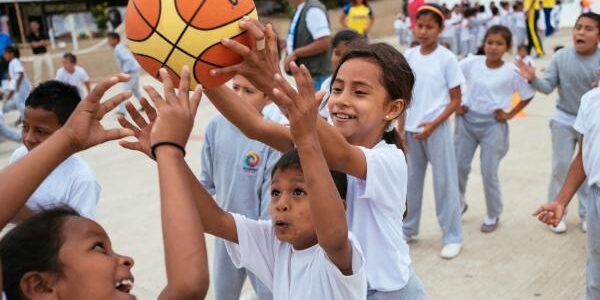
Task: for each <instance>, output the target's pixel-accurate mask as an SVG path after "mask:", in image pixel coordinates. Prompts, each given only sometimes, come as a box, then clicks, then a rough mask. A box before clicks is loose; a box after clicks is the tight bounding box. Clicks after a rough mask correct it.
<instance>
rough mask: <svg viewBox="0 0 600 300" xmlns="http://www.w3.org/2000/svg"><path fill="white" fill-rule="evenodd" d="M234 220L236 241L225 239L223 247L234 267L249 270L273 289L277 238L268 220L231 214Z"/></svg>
mask: <svg viewBox="0 0 600 300" xmlns="http://www.w3.org/2000/svg"><path fill="white" fill-rule="evenodd" d="M231 215H232V216H233V219H234V220H235V227H236V230H237V236H238V243H237V244H236V243H233V242H230V241H225V248H226V249H227V253H229V257H230V258H231V262H232V263H233V265H234V266H235V267H236V268H246V269H248V270H250V272H252V273H253V274H254V275H256V277H258V279H260V280H261V281H262V283H263V284H265V285H266V286H267V288H269V289H270V290H272V289H273V273H274V266H275V247H276V243H277V240H276V238H275V233H274V232H273V226H272V225H271V223H270V222H269V221H255V220H251V219H248V218H246V217H244V216H242V215H238V214H231Z"/></svg>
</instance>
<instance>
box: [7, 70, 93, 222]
mask: <svg viewBox="0 0 600 300" xmlns="http://www.w3.org/2000/svg"><path fill="white" fill-rule="evenodd" d="M80 101H81V97H80V96H79V91H78V90H77V88H76V87H74V86H72V85H70V84H67V83H63V82H60V81H55V80H50V81H46V82H43V83H41V84H40V85H38V86H37V87H36V88H35V89H33V91H31V94H30V95H29V97H28V98H27V102H25V114H24V117H23V128H22V137H23V146H21V147H20V148H18V149H17V150H15V151H14V152H13V154H12V156H11V158H10V162H11V163H15V162H16V161H18V160H19V159H21V158H22V157H24V156H25V155H27V153H29V152H31V151H33V149H35V148H37V147H39V146H40V145H41V144H43V143H45V142H46V141H47V140H48V139H49V138H50V137H51V136H52V135H53V134H54V133H55V132H57V131H58V130H59V129H60V128H61V127H62V126H64V125H65V123H66V122H67V120H68V119H69V117H70V116H71V114H72V113H73V111H74V110H75V108H76V107H77V105H78V104H79V102H80ZM100 191H101V187H100V184H99V183H98V179H97V178H96V174H95V173H94V171H93V170H92V169H91V168H90V166H89V165H88V164H87V163H86V162H85V161H84V160H83V159H82V158H81V157H79V156H77V155H73V156H71V157H69V158H67V159H65V161H63V162H62V163H61V164H60V165H59V166H58V167H56V169H54V171H52V173H50V175H49V176H48V177H47V178H46V179H45V180H44V182H42V184H40V186H39V187H38V188H37V189H36V190H35V192H34V193H33V194H32V195H31V197H29V199H28V200H27V203H26V204H25V207H24V208H23V209H22V210H21V213H20V214H19V216H18V217H17V219H15V220H14V221H16V222H22V221H23V220H25V219H26V218H28V217H30V216H31V215H32V214H33V213H34V212H38V211H40V210H44V209H50V208H52V207H56V206H61V205H68V206H69V207H71V208H72V209H74V210H75V211H77V213H78V214H79V215H81V216H83V217H85V218H88V219H90V220H94V219H95V218H96V206H97V205H98V200H99V199H100Z"/></svg>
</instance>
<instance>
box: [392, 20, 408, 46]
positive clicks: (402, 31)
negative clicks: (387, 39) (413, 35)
mask: <svg viewBox="0 0 600 300" xmlns="http://www.w3.org/2000/svg"><path fill="white" fill-rule="evenodd" d="M406 19H408V18H406V17H405V16H403V15H401V14H398V15H396V19H395V20H394V29H395V30H396V35H397V36H398V43H399V44H400V46H406V45H408V37H409V35H410V24H407V23H406Z"/></svg>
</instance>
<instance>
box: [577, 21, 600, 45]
mask: <svg viewBox="0 0 600 300" xmlns="http://www.w3.org/2000/svg"><path fill="white" fill-rule="evenodd" d="M599 41H600V29H598V24H597V23H596V22H594V20H592V19H590V18H585V17H584V18H579V20H578V21H577V23H576V24H575V27H573V43H574V44H575V51H577V53H579V54H592V53H594V52H595V51H596V48H598V42H599Z"/></svg>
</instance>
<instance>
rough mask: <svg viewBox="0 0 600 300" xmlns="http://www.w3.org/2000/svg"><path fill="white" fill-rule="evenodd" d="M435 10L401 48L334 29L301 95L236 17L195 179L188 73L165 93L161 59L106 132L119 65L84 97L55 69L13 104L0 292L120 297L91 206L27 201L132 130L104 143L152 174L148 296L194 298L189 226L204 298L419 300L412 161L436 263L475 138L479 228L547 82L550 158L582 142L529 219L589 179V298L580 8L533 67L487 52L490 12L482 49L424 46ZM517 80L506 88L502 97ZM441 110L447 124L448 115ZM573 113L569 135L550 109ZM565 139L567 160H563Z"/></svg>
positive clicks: (437, 20)
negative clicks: (325, 56)
mask: <svg viewBox="0 0 600 300" xmlns="http://www.w3.org/2000/svg"><path fill="white" fill-rule="evenodd" d="M444 23H445V14H444V13H443V11H442V9H441V7H439V6H437V5H434V4H427V5H424V6H422V7H421V8H419V10H418V13H417V16H416V24H415V28H414V34H415V37H416V39H417V40H418V42H419V46H417V47H413V48H411V49H409V50H407V51H406V53H405V54H404V55H402V54H400V53H399V52H398V51H397V50H396V49H394V48H393V47H391V46H389V45H387V44H382V43H376V44H367V43H366V42H365V40H364V39H363V38H362V36H361V35H359V34H356V33H352V32H351V31H342V32H340V33H338V34H337V35H336V36H335V37H334V39H333V51H332V53H333V56H332V64H333V65H334V67H335V71H334V73H333V75H332V76H331V77H330V78H329V79H327V80H325V82H324V83H323V85H322V90H321V91H317V92H316V91H315V88H314V84H313V82H312V80H311V77H310V74H309V72H308V70H307V69H306V68H305V67H304V66H297V65H296V64H295V63H293V62H292V63H290V65H289V66H288V68H289V70H290V72H291V73H292V74H293V77H294V79H295V82H296V88H293V87H292V86H291V85H290V84H289V83H288V82H287V81H286V80H285V79H284V78H283V77H282V75H281V70H280V69H279V64H278V61H279V59H278V51H277V37H276V36H275V34H274V32H273V30H272V28H271V26H270V25H267V26H262V25H261V24H260V23H259V22H257V21H254V20H249V19H244V20H243V21H241V25H240V26H241V27H242V28H243V29H246V30H248V31H249V32H251V33H252V34H253V35H254V38H255V40H256V41H257V43H256V46H255V47H253V48H248V47H246V46H243V45H241V44H239V43H237V42H235V41H233V40H228V39H225V40H223V44H224V45H225V46H226V47H229V48H230V49H232V50H233V51H236V52H237V53H239V54H240V55H242V56H243V57H244V61H243V62H242V63H241V64H240V65H237V66H235V67H231V68H225V69H216V70H213V71H212V72H211V74H212V75H214V76H219V75H223V74H228V73H232V72H235V74H236V75H235V77H234V79H233V85H232V88H229V87H227V86H225V85H224V86H220V87H216V88H213V89H209V90H205V91H204V94H205V95H206V96H208V98H209V99H210V101H211V102H212V104H213V105H214V106H215V107H216V108H217V109H218V110H219V111H220V112H221V114H222V116H216V117H214V118H213V119H212V120H211V121H210V122H209V125H208V127H207V129H206V141H205V144H204V147H203V151H202V171H201V175H200V178H199V179H198V178H196V176H195V175H194V174H193V172H192V171H191V169H190V168H189V166H188V165H187V164H186V162H185V160H184V156H185V154H186V152H185V145H186V142H187V140H188V139H189V135H190V133H191V130H192V127H193V122H194V119H195V114H196V111H197V108H198V105H199V101H200V96H201V89H200V88H197V89H196V90H195V91H194V93H193V94H192V95H191V97H190V95H189V89H190V87H189V82H190V81H189V76H190V69H189V67H184V68H183V70H182V72H181V82H180V86H179V90H178V91H175V87H174V85H173V82H172V81H171V79H170V77H169V75H168V73H167V72H166V70H161V72H160V77H161V80H162V82H163V87H164V90H163V95H162V96H161V95H160V94H159V93H158V92H157V91H156V90H155V89H153V88H151V87H145V90H146V92H147V93H148V95H149V97H150V99H151V100H152V101H151V102H152V103H153V104H154V105H151V104H150V103H149V102H148V101H146V100H145V99H141V101H140V103H141V105H142V108H143V112H144V114H145V116H143V115H142V113H141V112H139V111H137V110H136V108H135V107H134V105H132V104H131V103H129V104H127V105H125V108H126V110H127V112H128V113H129V116H130V119H126V118H125V117H124V116H119V118H118V120H119V123H120V124H121V126H122V127H123V128H122V129H110V130H105V129H104V128H103V127H102V125H101V124H100V120H101V119H102V118H103V116H104V115H106V114H107V113H108V112H109V111H111V110H113V109H114V108H116V107H117V106H119V105H121V103H122V102H124V101H125V100H126V99H127V98H129V97H130V96H131V92H130V91H126V92H121V93H119V94H117V96H115V97H113V98H111V99H110V100H108V101H106V102H104V103H102V104H101V103H100V99H101V98H102V96H103V94H104V92H106V91H107V90H108V89H109V88H110V87H112V86H113V85H115V84H117V83H118V82H127V81H128V80H129V79H131V76H129V75H119V76H117V77H114V78H111V79H109V80H107V81H105V82H103V83H100V84H99V85H98V86H97V87H96V88H95V89H94V91H92V92H91V93H90V94H89V95H88V96H87V97H86V98H85V99H84V100H80V95H79V93H78V92H77V91H76V89H75V88H73V87H72V86H70V85H66V84H63V83H60V82H56V81H51V82H47V83H45V84H42V85H40V86H38V87H36V88H35V89H34V91H33V92H32V93H31V95H30V96H29V97H28V98H27V101H26V102H25V116H24V121H23V122H24V125H27V126H24V127H23V142H24V144H25V149H22V150H17V152H18V154H19V155H16V157H15V159H14V162H13V163H12V164H11V165H9V166H8V167H6V168H5V169H4V170H3V171H1V172H0V193H2V194H3V195H4V196H3V200H2V202H3V203H2V207H3V210H2V211H0V228H3V227H4V226H5V225H6V224H7V223H8V222H11V221H14V222H17V223H19V225H17V226H16V227H15V229H13V230H11V231H10V232H9V233H8V234H7V235H6V236H5V237H4V238H2V239H1V240H0V260H1V263H2V265H3V266H2V267H3V268H2V276H3V281H2V282H3V286H2V287H3V290H4V291H5V292H6V296H7V297H8V299H9V300H13V299H17V300H18V299H42V298H48V297H51V298H55V299H133V298H132V296H131V295H130V292H131V289H132V288H133V281H134V280H133V276H132V274H131V268H132V267H133V260H132V259H131V258H129V257H125V256H121V255H119V254H116V253H115V252H114V251H113V250H112V248H111V245H110V239H109V238H108V236H107V235H106V233H105V232H104V230H103V229H102V227H100V226H99V225H98V224H97V223H95V222H94V221H92V220H93V218H94V214H93V213H86V212H85V210H83V209H82V208H81V205H79V204H73V203H64V202H62V201H65V199H61V200H58V201H56V202H57V203H63V204H67V205H71V206H73V207H72V208H67V207H55V208H49V207H47V205H46V204H44V203H40V202H37V203H33V199H32V198H31V197H32V195H33V196H36V194H37V193H39V192H40V189H42V190H43V187H44V185H48V184H49V183H48V182H47V181H48V180H49V179H51V178H52V176H56V175H55V172H57V170H59V169H56V168H57V167H58V168H61V167H63V166H66V167H69V166H71V165H73V164H74V163H70V164H67V162H68V161H69V160H73V159H75V160H77V159H78V158H77V156H73V154H75V153H76V152H78V151H81V150H84V149H87V148H89V147H91V146H94V145H96V144H100V143H103V142H105V141H109V140H116V139H121V138H123V137H125V136H134V137H135V138H136V141H134V142H130V141H124V140H123V141H120V145H121V146H122V147H124V148H127V149H131V150H136V151H141V152H143V153H145V154H146V155H147V156H148V157H149V158H150V159H151V160H154V161H155V162H156V164H157V167H158V175H159V182H160V190H161V194H160V198H161V220H162V228H163V237H164V247H165V261H166V266H167V267H166V270H167V282H168V284H167V287H166V288H165V290H164V291H163V292H162V293H161V294H160V296H159V299H201V298H203V297H204V296H205V294H206V290H207V288H208V267H207V265H208V263H207V256H206V245H205V242H204V233H205V232H206V233H209V234H212V235H214V236H216V237H219V238H221V239H222V240H217V241H216V243H215V249H216V251H215V261H214V267H215V268H214V270H215V287H216V289H215V292H216V297H217V299H235V297H238V298H239V290H240V289H241V285H242V283H243V281H244V278H245V276H247V275H250V280H251V282H252V284H253V286H254V288H255V290H256V291H257V294H258V296H259V298H260V299H269V298H271V297H272V298H273V299H307V298H308V299H370V300H374V299H417V300H418V299H426V298H427V296H426V292H425V290H424V288H423V286H422V284H421V281H420V280H419V277H418V276H417V274H416V273H415V270H414V268H413V266H412V263H411V258H410V254H409V246H408V242H409V241H410V240H412V239H414V238H415V236H416V235H417V234H418V232H419V223H420V216H421V206H422V201H423V199H422V198H423V197H422V196H423V186H424V179H425V172H426V169H427V165H428V164H429V163H430V164H431V165H432V170H433V180H434V192H435V193H434V194H435V198H436V214H437V217H438V221H439V223H440V226H441V228H442V233H443V244H444V247H443V248H442V251H441V256H442V257H444V258H447V259H451V258H454V257H456V256H457V255H459V253H460V251H461V249H462V244H463V234H462V224H461V214H462V213H464V212H465V211H466V210H467V207H468V206H467V201H466V195H465V189H466V184H467V179H468V175H469V172H470V165H471V161H472V159H473V156H474V153H475V150H476V148H477V147H480V148H481V161H482V162H481V168H482V175H483V178H484V191H485V198H486V204H487V205H486V206H487V213H486V215H485V216H484V220H483V223H482V225H481V231H482V232H492V231H494V230H495V229H496V228H497V226H498V224H499V218H500V214H501V213H502V210H503V207H502V197H501V190H500V183H499V179H498V166H499V163H500V161H501V159H502V158H503V157H504V156H505V155H506V153H507V151H508V125H507V123H506V121H508V120H510V119H511V118H513V117H514V116H515V115H516V114H517V113H518V112H519V111H520V110H522V109H523V108H524V107H525V106H526V105H527V104H528V103H529V102H530V100H531V99H532V98H533V96H534V89H537V90H540V91H541V92H544V93H549V92H550V91H552V90H553V89H554V88H556V87H558V89H559V95H560V99H559V101H558V105H557V113H556V115H555V117H554V118H555V120H553V123H552V124H553V125H552V127H551V128H552V135H553V141H554V139H556V141H557V144H560V145H556V146H557V147H562V148H561V149H558V148H556V149H555V148H553V151H556V152H560V153H555V155H553V159H556V160H559V159H561V160H562V161H567V162H569V161H570V159H571V158H572V155H573V149H574V147H575V144H577V143H578V141H579V143H581V136H582V135H583V137H584V138H583V144H582V146H583V147H580V150H579V154H578V155H577V157H576V159H575V161H574V163H573V164H572V166H571V170H570V172H569V176H568V178H567V179H566V183H565V184H564V187H563V188H562V190H561V191H560V193H558V195H555V196H553V197H552V199H551V200H554V198H556V199H557V201H556V202H553V203H551V204H547V205H544V206H542V207H540V209H539V210H538V211H536V212H535V215H536V216H538V217H539V218H540V220H541V221H543V222H545V223H548V224H552V225H553V226H556V225H559V224H560V222H561V220H562V216H563V212H564V207H565V206H566V205H567V204H568V201H569V200H570V199H571V198H572V196H573V194H574V193H575V191H576V190H577V188H578V187H579V185H581V184H582V182H583V181H584V179H585V177H586V175H587V177H588V188H589V189H590V192H589V193H588V194H587V195H588V197H589V200H588V211H587V215H586V216H587V217H586V222H587V226H588V227H589V230H590V232H589V234H588V240H589V242H588V243H589V250H588V251H589V252H588V253H589V255H588V260H589V263H588V289H587V293H588V299H595V298H596V297H600V295H599V293H600V280H599V279H600V278H598V275H597V267H596V266H598V265H600V257H599V256H600V255H598V253H599V251H598V249H597V248H598V247H600V245H599V243H598V240H600V236H599V235H600V215H599V214H600V208H599V207H598V205H599V204H598V201H600V192H599V191H600V177H599V174H600V173H599V171H600V165H599V164H600V158H599V157H598V155H597V154H598V153H600V149H597V148H598V147H599V146H600V143H598V138H599V137H598V136H597V135H598V132H599V131H598V130H600V127H599V126H600V123H598V122H599V121H598V120H600V117H599V115H600V105H597V104H595V102H597V101H595V100H597V97H598V94H599V93H600V92H598V89H594V90H592V91H591V92H589V93H588V94H586V95H585V96H583V97H582V95H583V94H584V93H586V92H587V91H589V90H591V89H592V85H593V83H594V82H597V78H596V71H597V69H598V67H599V66H598V64H600V59H598V57H600V52H599V50H598V48H597V45H598V42H599V41H600V16H599V15H597V14H593V13H588V14H583V15H581V16H580V17H579V19H578V21H577V24H576V26H575V28H574V30H573V40H574V46H573V47H567V48H565V49H563V50H561V51H559V52H558V53H557V54H556V56H555V57H554V58H553V60H552V63H551V65H550V67H549V68H548V69H547V70H546V72H545V74H544V76H543V77H537V76H536V74H535V68H533V67H532V66H531V65H529V64H525V63H522V62H520V63H519V65H518V72H517V71H516V70H515V67H514V66H513V64H511V63H509V62H505V61H504V60H503V58H504V55H505V54H506V52H508V51H509V49H510V48H511V45H512V41H513V39H512V34H511V31H510V30H509V29H508V28H506V27H505V26H502V25H496V26H492V27H490V28H489V29H488V30H487V32H486V34H485V35H484V37H483V45H484V52H485V55H484V56H469V57H467V58H465V59H463V60H462V61H460V62H459V61H458V59H457V58H456V56H455V55H454V54H453V53H452V52H451V51H450V50H448V49H446V48H444V47H443V46H441V45H440V44H439V43H438V40H439V36H440V34H441V33H442V31H443V28H444ZM263 40H266V41H265V42H264V43H263V42H262V41H263ZM117 43H118V40H117ZM264 45H266V46H264ZM594 64H595V65H594ZM588 73H590V74H591V75H590V74H588ZM563 76H565V77H563ZM596 84H597V83H596ZM513 93H518V94H519V96H520V99H521V102H520V103H519V104H518V105H517V106H516V107H514V108H513V107H512V105H511V104H512V95H513ZM578 95H579V96H578ZM66 97H69V98H72V99H73V101H70V102H72V104H71V105H69V106H68V107H67V106H63V105H59V104H57V103H60V101H61V100H62V99H63V98H66ZM582 98H583V100H581V99H582ZM580 103H581V105H579V104H580ZM455 112H456V117H455V130H454V136H452V130H451V123H450V121H449V118H450V117H451V116H452V115H453V114H454V113H455ZM573 116H575V117H574V120H575V122H574V124H573V125H572V127H573V128H572V129H573V132H570V131H569V130H570V127H569V125H566V124H564V123H561V122H566V121H567V119H568V120H571V119H573ZM553 146H554V142H553ZM568 146H571V148H573V149H571V153H570V155H571V156H570V157H567V154H566V153H564V151H565V150H566V148H567V147H568ZM19 151H20V152H19ZM63 161H64V162H63ZM555 162H556V163H558V161H553V164H554V163H555ZM567 164H568V163H567ZM55 169H56V170H55ZM53 170H54V171H53ZM584 170H585V171H584ZM555 175H556V176H558V174H553V176H555ZM77 177H78V178H79V177H81V178H85V176H77ZM565 177H566V174H565ZM565 177H563V182H565V179H564V178H565ZM63 180H64V178H63ZM557 182H558V178H557ZM562 185H563V183H562V182H559V185H558V188H560V187H561V186H562ZM92 186H93V185H92ZM53 187H54V185H52V186H51V188H53ZM90 188H92V187H90ZM65 189H69V190H70V187H66V188H65ZM94 191H95V192H99V190H98V189H95V190H94ZM47 194H51V193H50V192H48V193H47ZM53 194H56V191H54V192H53ZM88 195H89V194H88ZM63 197H65V198H86V199H88V198H92V196H85V195H83V194H81V195H75V194H69V195H63ZM213 197H214V198H213ZM33 198H35V197H33ZM580 200H581V198H580ZM30 201H32V202H30ZM94 206H95V203H94ZM40 208H43V209H41V212H39V213H35V214H34V213H33V212H34V211H36V210H40ZM405 214H406V215H405ZM181 224H186V226H181ZM238 269H240V270H238ZM90 290H93V291H95V292H94V293H90V292H89V291H90ZM236 293H237V294H236ZM229 297H231V298H229Z"/></svg>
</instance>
